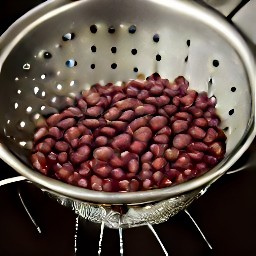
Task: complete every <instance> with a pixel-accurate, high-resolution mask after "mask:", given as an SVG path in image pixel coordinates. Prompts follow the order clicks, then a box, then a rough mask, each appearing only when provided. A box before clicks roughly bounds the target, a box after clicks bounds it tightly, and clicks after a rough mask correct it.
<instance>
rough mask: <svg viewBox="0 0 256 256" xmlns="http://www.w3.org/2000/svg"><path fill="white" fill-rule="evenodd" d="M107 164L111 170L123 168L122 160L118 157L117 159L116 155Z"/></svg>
mask: <svg viewBox="0 0 256 256" xmlns="http://www.w3.org/2000/svg"><path fill="white" fill-rule="evenodd" d="M109 163H110V165H111V166H112V167H113V168H118V167H123V166H124V162H123V160H122V159H121V158H120V157H118V156H117V155H113V157H112V158H111V159H110V160H109Z"/></svg>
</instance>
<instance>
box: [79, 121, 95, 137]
mask: <svg viewBox="0 0 256 256" xmlns="http://www.w3.org/2000/svg"><path fill="white" fill-rule="evenodd" d="M77 128H78V130H79V131H80V133H81V134H83V135H91V134H92V131H91V130H90V129H88V128H87V127H85V126H84V125H83V124H81V123H79V124H78V125H77Z"/></svg>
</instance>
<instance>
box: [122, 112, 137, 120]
mask: <svg viewBox="0 0 256 256" xmlns="http://www.w3.org/2000/svg"><path fill="white" fill-rule="evenodd" d="M134 117H135V112H134V111H133V110H126V111H124V112H123V113H122V114H121V116H120V117H119V120H120V121H124V122H130V121H132V120H133V119H134Z"/></svg>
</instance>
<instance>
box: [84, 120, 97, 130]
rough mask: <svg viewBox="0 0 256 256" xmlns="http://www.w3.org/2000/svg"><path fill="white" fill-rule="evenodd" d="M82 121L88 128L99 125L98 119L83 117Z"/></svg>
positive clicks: (94, 127)
mask: <svg viewBox="0 0 256 256" xmlns="http://www.w3.org/2000/svg"><path fill="white" fill-rule="evenodd" d="M82 123H83V125H85V126H86V127H88V128H89V129H96V128H98V127H99V126H100V121H99V120H98V119H85V120H83V122H82Z"/></svg>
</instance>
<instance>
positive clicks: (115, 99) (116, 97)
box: [112, 92, 126, 104]
mask: <svg viewBox="0 0 256 256" xmlns="http://www.w3.org/2000/svg"><path fill="white" fill-rule="evenodd" d="M125 98H126V95H125V94H124V93H122V92H118V93H116V94H115V95H114V96H113V98H112V104H115V103H116V102H118V101H120V100H123V99H125Z"/></svg>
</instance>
